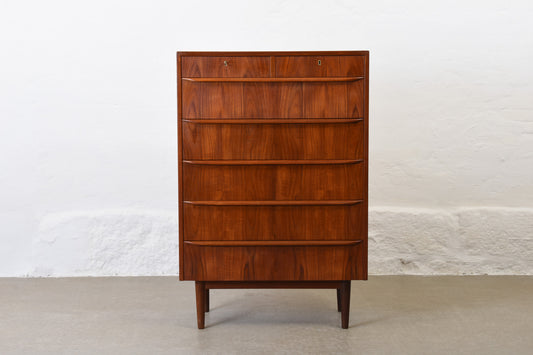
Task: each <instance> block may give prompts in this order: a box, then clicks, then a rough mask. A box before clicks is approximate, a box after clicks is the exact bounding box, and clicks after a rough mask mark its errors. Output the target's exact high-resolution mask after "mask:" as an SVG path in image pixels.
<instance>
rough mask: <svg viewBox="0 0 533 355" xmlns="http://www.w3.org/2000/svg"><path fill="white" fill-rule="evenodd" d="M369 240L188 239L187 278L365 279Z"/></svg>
mask: <svg viewBox="0 0 533 355" xmlns="http://www.w3.org/2000/svg"><path fill="white" fill-rule="evenodd" d="M365 250H366V244H365V243H363V242H361V243H358V244H352V245H343V246H327V245H326V246H290V245H286V246H275V245H273V246H246V245H244V246H238V244H237V245H234V246H212V245H198V244H190V242H187V241H185V243H184V268H183V279H184V280H197V281H282V280H295V281H296V280H300V281H305V280H364V279H366V273H367V270H366V258H365V257H364V251H365Z"/></svg>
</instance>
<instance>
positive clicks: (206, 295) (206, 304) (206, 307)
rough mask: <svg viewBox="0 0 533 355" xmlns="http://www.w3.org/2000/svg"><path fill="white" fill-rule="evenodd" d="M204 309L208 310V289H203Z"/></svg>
mask: <svg viewBox="0 0 533 355" xmlns="http://www.w3.org/2000/svg"><path fill="white" fill-rule="evenodd" d="M205 311H206V312H209V289H208V288H206V289H205Z"/></svg>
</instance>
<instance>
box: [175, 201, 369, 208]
mask: <svg viewBox="0 0 533 355" xmlns="http://www.w3.org/2000/svg"><path fill="white" fill-rule="evenodd" d="M361 202H363V200H294V201H267V200H265V201H258V200H250V201H183V203H186V204H190V205H197V206H259V207H260V206H351V205H355V204H358V203H361Z"/></svg>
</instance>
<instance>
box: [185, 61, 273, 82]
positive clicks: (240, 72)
mask: <svg viewBox="0 0 533 355" xmlns="http://www.w3.org/2000/svg"><path fill="white" fill-rule="evenodd" d="M181 62H182V76H183V77H184V78H198V77H203V78H248V77H258V78H261V77H269V76H270V57H189V56H184V57H182V59H181Z"/></svg>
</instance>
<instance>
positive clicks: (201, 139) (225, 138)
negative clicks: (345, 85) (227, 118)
mask: <svg viewBox="0 0 533 355" xmlns="http://www.w3.org/2000/svg"><path fill="white" fill-rule="evenodd" d="M363 128H364V125H363V123H362V122H355V123H346V124H345V123H331V124H328V123H322V124H308V123H305V124H298V123H295V124H286V123H281V124H233V123H231V124H216V123H215V124H209V123H195V122H184V123H183V158H184V159H190V160H195V159H198V160H210V159H211V160H215V159H223V160H230V159H235V160H246V159H252V160H253V159H273V160H275V159H363V157H364V151H363V147H364V132H363Z"/></svg>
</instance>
